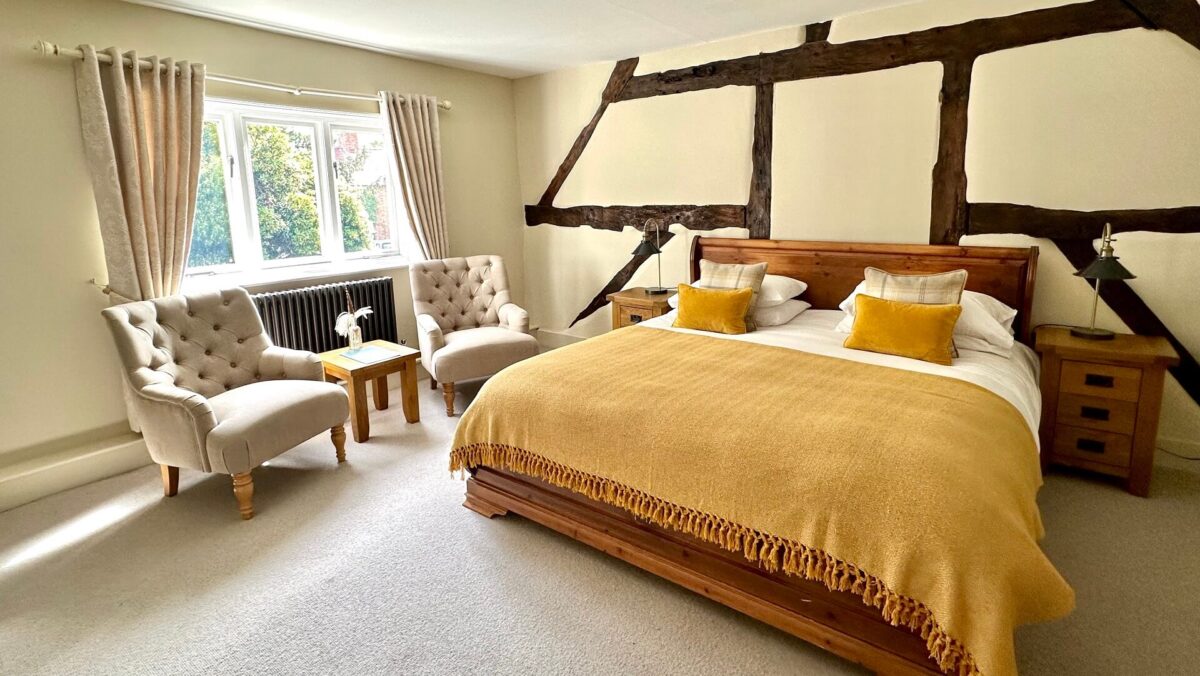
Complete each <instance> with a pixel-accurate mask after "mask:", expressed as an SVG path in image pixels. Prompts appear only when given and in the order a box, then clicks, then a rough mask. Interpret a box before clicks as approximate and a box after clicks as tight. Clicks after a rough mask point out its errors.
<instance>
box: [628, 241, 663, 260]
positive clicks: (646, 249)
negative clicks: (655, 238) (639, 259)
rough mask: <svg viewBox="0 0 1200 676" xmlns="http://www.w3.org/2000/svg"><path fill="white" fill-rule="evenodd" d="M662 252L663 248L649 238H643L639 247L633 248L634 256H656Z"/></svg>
mask: <svg viewBox="0 0 1200 676" xmlns="http://www.w3.org/2000/svg"><path fill="white" fill-rule="evenodd" d="M660 253H662V250H660V249H659V248H658V247H657V246H655V245H654V242H651V241H650V240H648V239H643V240H642V241H641V243H640V244H638V245H637V248H636V249H634V250H633V255H634V256H654V255H657V254H660Z"/></svg>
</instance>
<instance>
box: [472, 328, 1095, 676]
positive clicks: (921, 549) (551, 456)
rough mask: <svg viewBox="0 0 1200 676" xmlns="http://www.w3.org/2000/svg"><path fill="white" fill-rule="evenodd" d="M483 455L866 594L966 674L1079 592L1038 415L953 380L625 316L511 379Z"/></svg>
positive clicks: (475, 445) (484, 408)
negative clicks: (1046, 523) (1052, 547)
mask: <svg viewBox="0 0 1200 676" xmlns="http://www.w3.org/2000/svg"><path fill="white" fill-rule="evenodd" d="M480 465H486V466H491V467H497V468H505V469H509V470H512V471H515V472H518V473H521V474H525V475H528V476H532V477H536V478H539V479H543V480H545V481H548V482H550V483H552V484H554V485H557V486H561V487H564V488H568V489H571V490H573V491H576V492H579V493H582V494H584V495H586V496H588V497H590V498H593V499H596V500H600V501H603V502H606V503H609V504H611V505H615V506H618V507H621V508H624V509H627V510H629V511H630V512H632V513H633V514H635V515H637V516H639V517H642V518H645V519H648V520H650V521H652V522H654V523H656V524H659V525H661V526H664V527H667V528H673V529H676V530H678V531H682V532H685V533H689V534H691V535H694V536H696V537H699V538H701V539H703V540H706V541H708V542H712V543H716V544H718V545H721V546H723V547H725V548H726V549H728V550H731V551H741V552H743V553H744V554H745V556H746V558H747V559H749V560H751V561H754V562H756V563H757V564H758V565H760V566H762V567H763V568H765V569H767V570H771V571H775V570H780V569H782V570H783V571H785V572H786V573H789V574H792V575H798V576H801V577H804V578H807V579H810V580H819V581H822V582H824V584H825V585H826V586H828V587H829V588H830V589H834V590H841V591H851V592H853V593H855V594H861V596H862V600H863V603H865V604H867V605H870V606H872V607H874V608H877V609H879V611H880V612H881V614H882V615H883V617H884V618H885V619H887V620H888V621H889V622H891V623H892V624H894V625H900V626H907V627H909V628H910V629H912V630H913V631H915V632H917V633H919V634H920V636H921V637H922V638H924V639H925V641H926V645H927V646H928V648H929V652H930V655H931V656H932V657H933V658H934V659H935V661H937V662H938V664H939V665H940V666H941V668H942V670H943V671H945V672H947V673H959V674H974V673H983V674H1014V673H1016V662H1015V656H1014V651H1013V629H1014V627H1015V626H1016V625H1018V624H1023V623H1026V622H1033V621H1039V620H1047V619H1053V618H1056V617H1060V616H1062V615H1065V614H1067V613H1068V612H1070V610H1071V609H1072V607H1073V605H1074V593H1073V592H1072V590H1071V588H1070V587H1069V586H1067V584H1066V582H1065V581H1064V580H1063V579H1062V577H1061V576H1060V575H1059V574H1058V572H1057V571H1055V569H1054V567H1053V566H1052V565H1051V564H1050V562H1049V561H1048V560H1047V559H1046V557H1045V555H1044V554H1043V553H1042V551H1041V549H1039V547H1038V545H1037V540H1038V539H1039V538H1040V537H1041V535H1042V527H1041V520H1040V516H1039V514H1038V509H1037V504H1036V503H1035V497H1036V494H1037V490H1038V487H1039V486H1040V485H1041V473H1040V471H1039V467H1038V455H1037V450H1036V446H1035V445H1034V441H1033V437H1032V435H1031V433H1030V431H1029V429H1028V427H1026V425H1025V423H1024V422H1023V420H1022V418H1021V415H1020V414H1019V413H1018V412H1017V411H1016V409H1014V408H1013V407H1012V406H1011V405H1010V404H1009V403H1008V402H1007V401H1005V400H1003V399H1001V398H1000V397H998V396H996V395H995V394H992V393H991V392H989V391H987V390H985V389H983V388H981V387H978V386H976V385H973V384H970V383H966V382H962V381H958V380H954V379H950V378H944V377H941V376H934V375H929V374H922V373H915V372H910V371H903V370H899V369H893V368H887V367H882V366H875V365H870V364H861V363H857V362H852V361H847V360H843V359H836V358H832V357H824V356H819V355H813V354H808V353H804V352H798V351H795V350H789V349H785V348H776V347H769V346H763V345H755V344H748V343H744V342H737V341H729V340H721V339H717V338H710V337H707V336H696V335H689V334H682V333H677V332H671V331H663V330H658V329H651V328H645V327H633V328H629V329H621V330H618V331H613V332H611V333H608V334H605V335H603V336H600V337H598V338H593V339H591V340H587V341H584V342H582V343H577V344H575V345H572V346H569V347H564V348H561V349H558V350H555V351H553V352H550V353H548V354H544V355H542V356H539V357H536V358H534V359H530V360H528V361H525V362H522V363H520V364H517V365H516V366H513V367H511V368H509V369H506V370H505V371H504V372H502V373H501V374H500V375H498V376H496V377H494V378H492V380H491V381H490V382H488V383H487V384H486V385H485V386H484V387H483V389H482V390H481V391H480V392H479V396H478V397H477V398H476V399H475V401H474V403H472V404H471V406H470V408H469V409H468V410H467V411H466V413H465V414H464V415H463V418H462V421H461V422H460V423H459V425H458V431H457V432H456V434H455V438H454V447H453V451H452V453H451V460H450V467H451V469H452V470H459V469H464V468H471V467H476V466H480Z"/></svg>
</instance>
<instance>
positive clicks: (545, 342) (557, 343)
mask: <svg viewBox="0 0 1200 676" xmlns="http://www.w3.org/2000/svg"><path fill="white" fill-rule="evenodd" d="M535 335H536V336H537V340H538V344H539V345H541V346H542V347H543V348H545V349H547V350H556V349H558V348H560V347H566V346H568V345H570V344H571V343H578V342H579V341H581V340H585V339H584V338H582V337H580V336H576V335H572V334H570V333H566V332H565V331H551V330H550V329H542V328H539V329H536V334H535Z"/></svg>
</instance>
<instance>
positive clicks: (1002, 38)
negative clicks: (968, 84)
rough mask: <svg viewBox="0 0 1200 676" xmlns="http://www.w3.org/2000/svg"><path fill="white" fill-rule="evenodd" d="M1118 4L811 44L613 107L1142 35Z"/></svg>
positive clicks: (713, 68) (674, 77)
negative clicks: (1089, 38) (1119, 34)
mask: <svg viewBox="0 0 1200 676" xmlns="http://www.w3.org/2000/svg"><path fill="white" fill-rule="evenodd" d="M1145 25H1146V24H1145V21H1144V20H1143V18H1142V17H1141V16H1139V15H1138V14H1137V13H1136V12H1134V11H1133V10H1132V9H1130V8H1129V7H1128V6H1126V5H1125V4H1124V2H1122V0H1092V2H1085V3H1077V4H1071V5H1064V6H1061V7H1051V8H1048V9H1039V10H1034V11H1031V12H1022V13H1020V14H1013V15H1011V16H1003V17H994V18H987V19H976V20H974V21H968V22H966V23H961V24H956V25H953V26H942V27H938V28H930V29H928V30H923V31H916V32H913V33H907V34H904V35H889V36H886V37H879V38H871V39H869V40H858V41H855V42H844V43H831V42H814V43H806V44H803V45H800V46H799V47H793V48H792V49H785V50H783V51H779V52H770V53H767V54H757V55H753V56H744V57H741V58H737V59H729V60H725V61H714V62H712V63H707V64H703V65H699V66H692V67H689V68H680V69H676V70H669V71H663V72H661V73H648V74H646V75H639V76H637V77H634V78H633V79H631V80H630V81H629V83H628V84H626V85H625V87H624V88H623V89H622V90H621V93H620V94H618V95H617V100H618V101H627V100H630V99H640V98H645V97H648V96H661V95H663V94H679V93H682V92H690V91H697V90H701V89H713V88H717V87H725V86H728V85H742V86H751V85H759V84H767V83H771V82H788V81H792V80H805V79H809V78H819V77H830V76H834V75H852V74H854V73H866V72H870V71H876V70H886V69H889V68H897V67H899V66H908V65H912V64H915V63H923V62H927V61H948V60H953V59H962V58H970V57H975V56H979V55H980V54H988V53H990V52H995V51H1000V50H1003V49H1012V48H1014V47H1024V46H1027V45H1034V44H1039V43H1042V42H1052V41H1054V40H1063V39H1066V38H1073V37H1079V36H1082V35H1091V34H1093V33H1107V32H1111V31H1119V30H1126V29H1129V28H1143V27H1145Z"/></svg>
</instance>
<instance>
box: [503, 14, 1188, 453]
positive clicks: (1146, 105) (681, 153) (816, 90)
mask: <svg viewBox="0 0 1200 676" xmlns="http://www.w3.org/2000/svg"><path fill="white" fill-rule="evenodd" d="M1062 4H1067V3H1066V2H1062V1H1057V2H1056V1H1054V0H927V1H926V2H920V3H915V4H909V5H903V6H899V7H894V8H889V9H885V10H880V11H876V12H871V13H867V14H860V15H854V16H849V17H845V18H842V19H837V20H835V21H834V23H833V28H832V31H831V39H832V40H833V41H835V42H847V41H852V40H859V39H867V38H872V37H877V36H881V35H892V34H900V33H905V32H909V31H914V30H921V29H925V28H930V27H933V26H938V25H947V24H953V23H959V22H962V21H968V20H971V19H975V18H980V17H985V16H1001V15H1007V14H1012V13H1017V12H1022V11H1028V10H1031V9H1038V8H1042V7H1049V6H1055V5H1062ZM801 36H802V31H801V30H800V29H798V28H794V29H785V30H780V31H773V32H770V33H763V34H759V35H751V36H742V37H739V38H735V39H732V40H727V41H721V42H719V43H713V44H707V45H698V46H695V47H688V48H683V49H677V50H671V51H669V52H664V53H661V54H652V55H647V56H644V57H642V59H641V61H640V62H639V66H638V70H637V72H638V73H639V74H643V73H647V72H654V71H657V70H660V69H671V68H681V67H686V66H690V65H697V64H701V63H705V62H708V61H712V60H715V59H721V58H730V57H736V56H740V55H745V54H754V53H758V52H763V51H777V50H779V49H785V48H788V47H792V46H795V45H796V44H798V43H799V42H800V40H801V39H802V37H801ZM611 70H612V64H611V63H604V64H593V65H589V66H585V67H582V68H576V69H570V70H564V71H558V72H554V73H549V74H546V75H541V76H536V77H530V78H524V79H522V80H518V81H517V82H516V86H515V92H516V101H515V104H516V110H517V135H518V160H519V166H520V175H521V192H522V195H523V197H524V199H525V202H526V203H527V204H532V203H534V202H536V201H537V199H538V198H539V197H540V195H541V193H542V191H543V190H544V189H545V187H546V184H547V182H548V181H549V180H550V178H551V176H553V174H554V172H555V171H556V169H557V168H558V165H559V163H560V162H561V161H562V158H563V157H564V156H565V155H566V152H567V149H568V148H570V146H571V144H572V142H573V141H574V139H575V136H576V134H578V132H579V130H580V129H581V128H582V127H583V125H584V124H585V123H586V122H587V120H588V119H589V118H590V117H591V115H592V114H593V112H594V111H595V109H596V105H597V104H598V102H599V95H600V91H601V89H602V88H603V86H604V83H605V81H606V80H607V78H608V75H609V73H610V72H611ZM940 82H941V67H940V65H938V64H918V65H915V66H909V67H904V68H898V69H893V70H889V71H882V72H876V73H867V74H863V75H853V76H845V77H838V78H828V79H821V80H811V81H805V82H792V83H781V84H778V85H776V89H775V136H774V142H775V145H774V158H773V186H774V194H773V204H772V221H773V236H775V237H779V238H788V239H800V238H811V239H828V240H851V241H887V242H927V241H928V227H929V226H928V224H929V202H930V189H931V181H932V178H931V172H932V168H933V163H934V161H935V159H936V153H937V129H938V100H937V97H938V90H939V87H940ZM969 114H970V132H969V135H968V152H967V172H968V178H969V195H968V196H969V199H970V200H972V201H979V202H981V201H999V202H1017V203H1028V204H1034V205H1037V206H1045V207H1061V208H1071V209H1110V208H1111V209H1119V208H1155V207H1166V206H1178V205H1185V204H1186V205H1195V204H1200V162H1197V161H1196V157H1198V156H1200V125H1197V124H1196V121H1197V120H1200V52H1198V51H1196V50H1195V49H1192V48H1191V47H1189V46H1188V45H1186V44H1185V43H1183V42H1182V41H1181V40H1179V39H1178V38H1176V37H1174V36H1173V35H1170V34H1167V33H1161V32H1150V31H1126V32H1122V33H1117V34H1110V35H1097V36H1089V37H1084V38H1077V39H1073V40H1067V41H1062V42H1057V43H1051V44H1046V45H1039V46H1034V47H1027V48H1022V49H1017V50H1009V51H1006V52H1000V53H996V54H991V55H987V56H984V57H981V58H980V60H979V61H978V63H977V64H976V68H975V71H974V79H973V86H972V92H971V106H970V111H969ZM752 124H753V95H752V92H751V91H750V89H749V88H739V87H726V88H723V89H719V90H714V91H707V92H697V93H689V94H685V95H678V96H670V97H659V98H655V99H649V100H640V101H632V102H621V103H617V104H614V105H612V106H610V107H609V109H608V112H607V113H606V115H605V117H604V118H603V119H602V120H601V122H600V125H599V127H598V128H597V131H596V133H595V135H594V136H593V138H592V141H591V143H590V145H589V147H588V149H587V150H586V151H585V152H584V153H583V156H582V158H581V159H580V162H579V164H578V165H577V167H576V169H575V171H574V172H572V175H571V176H570V177H569V178H568V179H567V181H566V183H565V184H564V187H563V190H562V192H561V193H560V194H559V196H558V198H557V199H556V200H555V204H556V205H557V206H571V205H574V204H643V203H672V202H682V203H699V204H704V203H717V202H734V203H744V202H745V200H746V195H747V192H748V186H749V170H750V129H751V128H752ZM721 134H724V135H725V137H723V138H712V136H714V135H721ZM673 230H674V231H675V232H677V233H682V232H683V231H682V229H680V228H679V226H674V228H673ZM721 234H724V235H727V236H743V237H744V236H746V232H745V230H740V229H734V230H730V231H726V232H723V233H721ZM637 238H638V233H636V232H635V231H633V230H632V229H627V230H626V231H625V232H621V233H613V232H603V231H597V230H593V229H590V228H586V227H584V228H559V227H555V226H548V225H539V226H536V227H532V228H527V229H526V230H525V239H526V248H525V264H526V284H527V288H528V297H529V306H530V312H531V314H532V317H533V321H534V323H536V324H539V325H541V326H542V327H543V330H553V331H562V332H564V333H565V334H567V335H570V336H577V337H586V336H590V335H596V334H597V333H600V332H602V331H604V330H606V329H607V328H608V327H609V325H610V319H609V315H608V312H607V310H604V311H601V312H599V313H597V314H596V315H593V316H592V317H591V318H590V319H588V320H585V321H584V322H581V323H580V324H579V325H577V326H575V327H573V328H567V327H568V325H569V324H570V322H571V320H572V319H573V318H574V317H575V315H576V313H578V312H579V310H580V309H582V308H583V307H584V306H585V305H586V303H587V302H588V300H590V299H591V298H592V296H593V294H595V293H596V292H597V291H598V290H599V289H600V288H601V286H603V285H604V284H605V283H606V282H607V281H608V280H609V279H610V278H611V277H612V275H613V274H614V273H615V272H616V271H617V270H618V269H619V268H620V267H621V266H622V265H624V264H625V262H627V261H628V260H629V254H630V252H631V251H632V250H633V247H634V246H635V245H636V243H637ZM688 239H690V237H677V238H676V239H675V240H674V241H672V242H671V243H670V244H669V245H668V246H667V248H666V250H665V252H664V255H663V269H664V271H665V272H664V281H665V283H667V284H673V283H676V282H679V281H683V280H684V279H685V275H686V272H687V267H686V259H687V251H688V241H687V240H688ZM968 241H969V242H972V243H981V244H1024V245H1028V244H1030V243H1037V244H1039V245H1040V246H1041V249H1042V257H1041V263H1040V267H1039V281H1038V285H1037V302H1036V305H1035V308H1034V321H1035V322H1065V323H1084V322H1086V319H1087V314H1088V310H1089V308H1090V302H1089V295H1088V288H1087V286H1086V285H1085V284H1084V283H1083V282H1082V281H1081V280H1079V279H1078V278H1076V277H1073V276H1072V275H1071V273H1072V271H1073V270H1072V268H1071V267H1070V265H1069V264H1068V263H1067V261H1066V259H1065V258H1064V257H1063V256H1062V254H1060V253H1059V252H1058V251H1057V250H1056V249H1054V247H1053V245H1052V244H1051V243H1049V242H1046V241H1042V242H1035V241H1034V240H1030V239H1029V238H1025V237H1014V236H992V237H971V238H968ZM1118 253H1119V254H1120V255H1121V256H1122V260H1123V261H1125V262H1126V263H1127V264H1128V265H1129V267H1130V268H1131V269H1132V270H1133V271H1134V272H1135V273H1137V274H1138V275H1139V277H1138V279H1137V280H1134V281H1133V285H1134V287H1135V288H1136V289H1137V291H1138V293H1139V294H1141V295H1142V297H1143V298H1144V299H1146V301H1147V303H1149V304H1150V306H1151V307H1152V308H1153V309H1154V310H1155V312H1157V313H1158V314H1159V316H1160V317H1161V318H1162V319H1163V320H1164V321H1166V322H1167V323H1168V325H1169V326H1171V328H1172V330H1173V331H1175V333H1176V335H1178V336H1179V337H1180V338H1181V339H1182V340H1183V341H1184V342H1185V344H1187V345H1188V346H1189V348H1190V349H1191V350H1192V351H1193V353H1194V354H1200V315H1198V314H1197V313H1196V311H1195V307H1196V304H1197V301H1198V300H1200V298H1198V297H1197V289H1200V284H1198V282H1200V272H1197V268H1196V266H1195V265H1194V264H1192V261H1194V260H1195V259H1196V257H1197V255H1200V235H1182V236H1180V235H1176V236H1169V235H1154V234H1146V233H1132V234H1126V235H1123V236H1121V237H1120V242H1119V243H1118ZM653 279H654V270H653V268H652V267H650V266H646V267H644V268H643V269H642V270H640V271H639V272H638V274H637V276H636V277H635V278H634V280H633V282H632V284H631V285H632V286H639V285H644V284H647V283H650V282H651V281H652V280H653ZM1100 323H1101V324H1102V325H1106V326H1109V327H1111V328H1115V329H1125V328H1127V327H1124V326H1123V325H1122V324H1121V323H1120V321H1119V320H1117V319H1116V317H1115V315H1114V314H1113V313H1112V312H1111V311H1109V310H1108V309H1107V308H1103V309H1102V312H1101V315H1100ZM1162 437H1163V439H1164V443H1174V444H1178V446H1179V448H1181V449H1182V450H1185V451H1187V452H1190V453H1193V454H1197V453H1200V408H1198V407H1196V406H1195V404H1194V403H1192V402H1191V400H1190V399H1189V398H1188V397H1187V395H1186V394H1185V393H1184V392H1183V391H1182V389H1181V388H1180V387H1179V386H1178V384H1177V383H1175V382H1174V381H1173V380H1171V381H1170V382H1169V383H1168V385H1167V401H1166V404H1165V412H1164V420H1163V427H1162Z"/></svg>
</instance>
